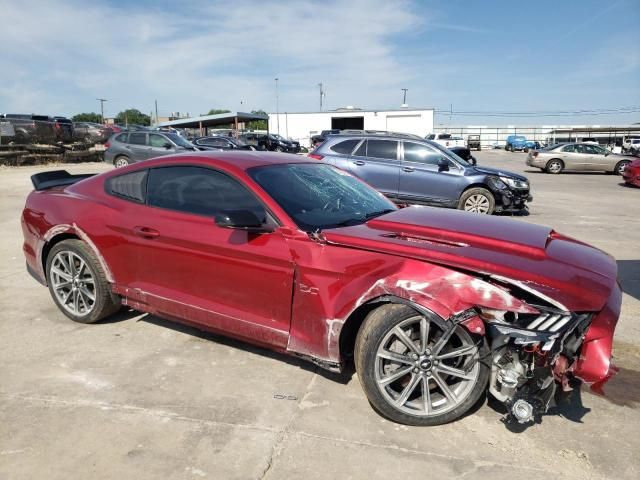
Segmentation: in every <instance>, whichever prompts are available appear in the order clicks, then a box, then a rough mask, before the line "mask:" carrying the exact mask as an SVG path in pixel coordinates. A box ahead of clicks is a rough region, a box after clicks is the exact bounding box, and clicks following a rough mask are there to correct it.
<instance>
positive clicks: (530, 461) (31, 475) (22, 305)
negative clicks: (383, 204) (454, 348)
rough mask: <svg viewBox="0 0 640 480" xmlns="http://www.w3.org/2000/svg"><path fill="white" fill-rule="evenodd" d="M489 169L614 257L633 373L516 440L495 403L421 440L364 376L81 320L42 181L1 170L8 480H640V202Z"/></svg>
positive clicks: (0, 298)
mask: <svg viewBox="0 0 640 480" xmlns="http://www.w3.org/2000/svg"><path fill="white" fill-rule="evenodd" d="M477 157H478V159H479V163H480V164H481V165H488V166H497V167H504V168H506V169H510V170H513V171H516V172H524V173H525V174H526V175H528V176H529V178H530V180H531V183H532V186H533V187H532V193H533V195H534V202H533V203H532V204H531V210H530V215H528V216H521V217H515V220H514V221H524V222H533V223H539V224H546V225H551V226H553V227H554V228H555V229H556V230H558V231H560V232H563V233H566V234H568V235H571V236H575V237H577V238H579V239H581V240H584V241H587V242H589V243H591V244H593V245H595V246H597V247H599V248H601V249H603V250H605V251H607V252H609V253H610V254H612V255H613V256H614V257H615V258H616V259H617V260H618V265H619V267H620V279H621V284H622V286H623V289H624V291H625V294H624V304H623V312H622V317H621V319H620V323H619V325H618V330H617V333H616V345H615V356H616V360H615V361H616V363H617V365H618V366H619V367H621V371H620V373H619V375H618V376H617V377H615V378H614V379H613V380H612V381H611V382H610V383H609V385H608V386H607V389H606V390H607V394H608V397H607V398H603V397H599V396H595V395H593V394H591V393H589V392H583V393H582V394H581V395H576V396H574V398H573V400H572V402H571V403H570V404H566V405H562V406H560V407H556V408H554V409H553V410H552V411H551V412H550V414H549V415H548V416H546V417H544V420H543V422H542V424H540V425H536V426H533V427H532V428H529V429H528V430H526V431H525V432H524V433H513V432H510V431H508V430H507V429H506V428H505V426H504V425H503V424H502V423H501V422H500V418H501V416H502V415H501V413H500V412H499V411H496V409H495V408H496V407H495V406H493V404H490V405H487V404H484V405H482V406H481V407H480V408H479V409H478V410H477V412H475V414H473V415H469V416H467V417H466V418H464V419H462V420H461V421H458V422H456V423H454V424H450V425H445V426H442V427H433V428H412V427H405V426H401V425H396V424H393V423H390V422H388V421H386V420H384V419H382V418H381V417H379V416H378V415H376V414H375V413H374V412H373V410H372V409H371V408H370V407H369V405H368V403H367V401H366V399H365V397H364V395H363V393H362V391H361V389H360V386H359V384H358V380H357V378H356V376H355V375H353V376H344V377H334V376H331V375H329V374H325V373H323V372H321V371H319V370H317V369H316V368H315V367H314V366H312V365H310V364H306V363H303V362H299V361H297V360H295V359H292V358H288V357H285V356H281V355H277V354H274V353H271V352H268V351H264V350H260V349H257V348H254V347H250V346H246V345H244V344H241V343H239V342H236V341H233V340H228V339H224V338H222V337H218V336H214V335H210V334H205V333H201V332H199V331H197V330H194V329H191V328H188V327H183V326H181V325H177V324H174V323H171V322H168V321H165V320H162V319H160V318H156V317H152V316H145V315H137V314H135V313H126V312H125V313H121V314H119V315H118V316H117V317H116V318H114V319H112V320H110V321H108V322H105V323H101V324H98V325H80V324H74V323H72V322H71V321H69V320H68V319H67V318H66V317H65V316H64V315H63V314H62V313H60V312H59V311H58V310H57V308H56V307H55V306H54V304H53V302H52V300H51V299H50V297H49V293H48V291H47V290H46V289H45V288H43V287H41V286H39V285H38V284H37V283H36V282H35V281H34V280H32V279H31V277H29V275H28V274H27V273H26V271H25V268H24V259H23V256H22V252H21V242H22V234H21V230H20V223H19V216H20V212H21V209H22V207H23V204H24V199H25V196H26V194H27V193H28V191H29V190H30V183H29V176H30V175H31V174H33V173H35V172H37V171H40V170H43V169H44V168H43V167H23V168H2V169H0V176H1V178H2V184H1V186H0V195H1V198H2V203H1V204H0V229H1V231H2V236H0V258H1V259H2V260H1V263H0V292H1V293H0V312H2V313H1V315H2V318H1V321H0V339H1V341H2V344H1V345H2V348H0V479H11V480H14V479H37V478H47V479H65V480H66V479H70V478H92V479H102V478H123V479H124V478H135V479H139V480H142V479H147V478H149V479H157V478H179V479H183V478H184V479H188V478H195V479H200V478H215V479H219V478H238V479H251V478H254V479H258V478H271V479H278V478H291V479H296V478H302V477H304V478H305V479H307V480H311V479H315V478H328V477H332V478H341V479H342V478H357V479H359V478H366V479H372V478H384V479H388V478H401V477H408V476H410V475H419V476H421V477H422V476H424V475H425V472H428V474H429V475H430V476H440V477H441V478H456V477H463V476H464V477H467V478H475V477H485V476H489V475H490V476H491V478H494V479H509V480H512V479H513V478H518V477H519V476H524V475H526V476H530V475H534V476H536V477H539V478H544V477H546V476H549V477H552V478H576V479H585V478H629V479H632V478H633V479H636V478H640V458H639V457H638V452H639V451H640V435H638V425H640V412H639V411H638V407H639V406H640V326H639V325H638V320H639V317H640V222H639V221H638V218H639V217H638V213H639V211H640V209H639V208H638V207H640V189H632V188H627V187H625V186H623V185H621V180H620V177H615V176H609V175H603V174H563V175H560V176H553V175H546V174H542V173H538V171H537V170H535V171H533V170H531V169H529V167H526V166H525V164H524V160H525V154H522V153H508V152H502V151H487V152H478V154H477ZM47 168H51V169H55V168H60V167H47ZM65 168H68V169H69V170H70V171H73V172H74V173H81V172H82V173H84V172H99V171H104V170H107V169H109V168H110V167H107V166H106V165H103V164H79V165H72V166H68V167H65ZM279 397H284V398H279ZM416 478H417V477H416Z"/></svg>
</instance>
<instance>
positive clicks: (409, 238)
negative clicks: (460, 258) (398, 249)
mask: <svg viewBox="0 0 640 480" xmlns="http://www.w3.org/2000/svg"><path fill="white" fill-rule="evenodd" d="M380 236H381V237H384V238H393V239H395V240H403V241H405V242H410V243H427V244H429V245H441V246H445V247H458V248H459V247H468V246H469V244H467V243H462V242H453V241H449V240H443V239H440V238H432V237H421V236H420V237H419V236H416V235H408V234H406V233H385V234H382V235H380Z"/></svg>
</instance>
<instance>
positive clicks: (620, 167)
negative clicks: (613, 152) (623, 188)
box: [613, 160, 631, 175]
mask: <svg viewBox="0 0 640 480" xmlns="http://www.w3.org/2000/svg"><path fill="white" fill-rule="evenodd" d="M630 163H631V160H621V161H619V162H618V163H617V164H616V168H615V169H614V171H613V173H615V174H616V175H622V173H623V172H624V169H625V167H626V166H627V165H629V164H630Z"/></svg>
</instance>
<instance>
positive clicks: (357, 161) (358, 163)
mask: <svg viewBox="0 0 640 480" xmlns="http://www.w3.org/2000/svg"><path fill="white" fill-rule="evenodd" d="M353 163H354V164H355V165H361V166H362V165H364V164H365V162H363V161H362V160H356V161H355V162H353Z"/></svg>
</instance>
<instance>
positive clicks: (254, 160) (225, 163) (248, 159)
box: [133, 150, 321, 170]
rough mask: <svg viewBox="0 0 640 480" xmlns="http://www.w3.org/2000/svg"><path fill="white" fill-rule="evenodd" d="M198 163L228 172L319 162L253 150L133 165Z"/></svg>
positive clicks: (189, 155) (171, 157)
mask: <svg viewBox="0 0 640 480" xmlns="http://www.w3.org/2000/svg"><path fill="white" fill-rule="evenodd" d="M189 162H193V163H198V164H201V165H209V166H211V167H222V168H226V169H228V170H248V169H249V168H253V167H261V166H265V165H277V164H286V163H315V164H321V162H318V161H317V160H313V159H311V158H309V157H306V156H302V155H295V154H291V153H276V152H259V151H251V150H242V151H229V152H213V151H211V152H197V153H196V152H194V153H182V154H178V155H167V156H165V157H160V158H157V159H155V160H146V161H144V162H139V163H135V164H133V165H136V166H142V165H145V166H146V167H161V166H163V165H175V164H176V163H189Z"/></svg>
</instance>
